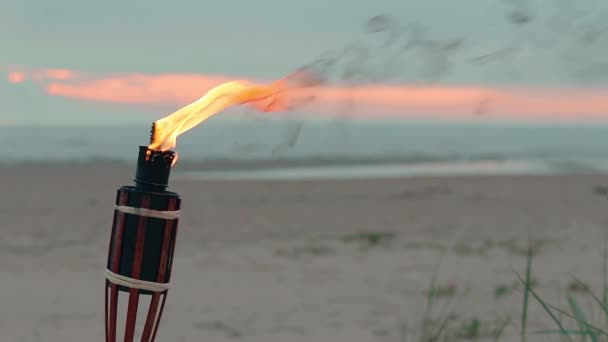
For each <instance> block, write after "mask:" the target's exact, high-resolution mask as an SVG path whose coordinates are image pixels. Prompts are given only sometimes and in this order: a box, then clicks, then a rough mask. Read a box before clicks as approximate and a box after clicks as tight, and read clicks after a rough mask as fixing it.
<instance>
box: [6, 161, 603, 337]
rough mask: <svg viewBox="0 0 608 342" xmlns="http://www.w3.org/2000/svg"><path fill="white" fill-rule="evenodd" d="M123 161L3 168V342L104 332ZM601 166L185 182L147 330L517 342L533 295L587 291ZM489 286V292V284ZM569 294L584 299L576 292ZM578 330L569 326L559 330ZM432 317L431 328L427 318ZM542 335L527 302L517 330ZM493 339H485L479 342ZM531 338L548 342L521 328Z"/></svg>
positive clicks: (127, 178) (177, 181)
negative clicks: (594, 170)
mask: <svg viewBox="0 0 608 342" xmlns="http://www.w3.org/2000/svg"><path fill="white" fill-rule="evenodd" d="M133 174H134V170H133V167H132V166H128V165H117V164H111V165H101V166H100V165H96V164H93V163H91V164H78V165H69V166H65V165H64V166H59V165H55V166H53V165H42V164H30V165H21V166H3V167H0V175H1V177H0V179H1V181H0V185H1V188H2V194H3V196H0V228H1V229H2V230H1V231H2V238H1V239H0V303H1V304H2V305H1V306H0V332H1V334H0V335H1V336H2V337H1V338H0V340H2V341H8V342H12V341H16V342H17V341H23V342H32V341H63V342H70V341H102V340H103V326H104V323H103V310H104V297H103V292H104V277H103V270H104V267H105V260H106V257H107V247H108V240H109V234H110V227H111V223H112V213H113V204H114V203H113V201H114V199H115V192H116V189H117V188H118V187H119V186H121V185H129V184H130V183H131V178H132V175H133ZM600 185H608V175H560V176H483V177H481V176H469V177H428V178H425V177H414V178H402V179H390V180H389V179H367V180H348V181H335V180H334V181H320V180H317V181H289V182H272V181H265V182H261V181H235V182H228V181H204V182H203V181H188V180H184V179H182V178H180V177H179V175H178V174H175V177H173V180H172V182H171V188H170V190H173V191H177V192H179V193H180V194H181V195H182V198H183V207H182V219H181V222H180V227H179V236H178V241H177V249H176V253H175V260H174V272H173V279H172V280H173V287H172V289H171V290H170V292H169V296H168V301H167V306H166V310H165V313H164V316H163V321H162V324H161V327H160V329H159V335H158V337H157V340H158V341H234V340H239V339H240V340H243V341H260V342H261V341H264V342H273V341H282V342H285V341H349V342H355V341H395V342H398V341H417V339H416V338H417V336H419V335H420V333H421V323H422V321H423V318H424V317H425V315H426V314H425V307H426V302H427V296H426V292H427V291H428V290H429V289H430V284H431V280H432V278H433V277H432V275H433V273H434V270H437V272H436V274H437V277H436V288H435V293H436V294H437V296H436V298H435V301H434V304H433V306H432V310H430V311H431V312H430V313H429V314H428V315H426V316H428V317H430V318H431V319H432V320H435V321H437V322H441V321H442V320H443V318H446V317H447V322H448V324H447V328H446V330H450V331H451V332H452V333H457V332H460V333H461V335H466V332H467V326H469V325H470V323H471V322H474V320H475V319H477V320H479V322H480V326H481V328H482V329H481V330H480V331H481V333H482V334H483V335H488V334H490V333H491V332H492V331H493V330H494V329H495V327H496V326H500V325H501V323H502V322H505V321H506V320H508V319H510V320H509V321H508V322H509V323H508V324H507V327H506V328H505V330H504V336H503V338H502V339H501V340H502V341H511V340H519V337H518V334H519V331H520V326H521V324H520V314H521V310H522V302H523V299H522V297H523V295H522V289H521V286H520V285H519V284H518V280H517V277H516V275H515V272H517V273H519V274H522V275H523V274H524V270H525V265H526V257H525V250H526V246H527V243H528V241H532V243H533V245H534V247H535V248H534V251H535V257H534V260H533V265H532V268H533V275H534V276H533V277H534V280H535V283H536V285H535V289H536V290H537V291H538V292H539V294H540V295H541V296H543V298H546V299H547V300H549V301H551V302H553V303H555V304H558V305H560V306H562V307H564V308H565V307H567V305H566V302H565V299H564V298H565V295H566V292H567V290H568V288H569V287H570V288H571V290H574V288H575V286H574V285H573V276H576V277H578V278H581V279H583V280H584V281H585V282H588V284H589V285H590V286H591V288H592V289H593V290H594V291H596V292H598V293H599V292H600V290H601V284H602V252H603V244H604V235H605V232H606V229H607V228H606V227H607V226H608V210H607V208H608V199H607V198H604V197H602V196H601V195H598V194H597V192H598V191H597V189H596V191H595V193H594V188H596V187H597V186H600ZM497 292H498V295H497ZM576 295H577V296H579V297H580V298H581V305H582V306H583V307H584V308H585V309H586V310H587V309H588V308H593V311H594V313H593V314H594V315H596V317H594V319H599V314H598V308H597V306H596V305H592V304H593V303H592V300H591V299H589V298H587V297H585V296H584V294H580V293H579V294H576ZM572 326H574V325H572ZM435 327H436V326H431V328H435ZM543 329H555V326H554V325H553V324H552V322H551V320H550V318H549V316H548V315H547V314H546V313H545V312H544V311H543V309H542V308H541V306H540V305H538V304H537V303H536V302H534V301H533V300H532V304H531V306H530V313H529V330H530V331H534V330H543ZM490 340H491V339H490ZM529 340H530V341H535V340H543V341H547V340H549V341H553V340H558V338H557V336H554V337H553V338H551V337H547V336H539V335H531V336H530V338H529Z"/></svg>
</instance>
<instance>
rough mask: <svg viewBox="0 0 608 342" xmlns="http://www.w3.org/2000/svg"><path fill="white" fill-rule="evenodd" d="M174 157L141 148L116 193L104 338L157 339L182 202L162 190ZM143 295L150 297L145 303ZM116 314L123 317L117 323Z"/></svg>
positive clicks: (108, 340)
mask: <svg viewBox="0 0 608 342" xmlns="http://www.w3.org/2000/svg"><path fill="white" fill-rule="evenodd" d="M173 157H174V156H173V152H171V151H168V152H160V151H152V150H149V149H148V148H147V147H144V146H142V147H140V154H139V158H138V164H137V173H136V177H135V186H123V187H121V188H120V189H119V190H118V192H117V196H116V206H115V210H114V221H113V224H112V233H111V236H110V245H109V249H108V259H107V264H106V271H105V277H106V284H105V335H106V342H115V341H125V342H131V341H136V340H137V341H142V342H151V341H154V339H155V337H156V333H157V330H158V325H159V323H160V319H161V316H162V312H163V309H164V305H165V301H166V298H167V291H168V289H169V285H170V280H171V269H172V264H173V253H174V250H175V240H176V236H177V226H178V221H179V210H180V203H181V200H180V197H179V195H178V194H176V193H174V192H169V191H165V188H166V187H167V181H168V177H169V171H170V167H171V163H172V162H173ZM142 297H149V300H146V302H147V304H148V305H144V304H146V303H143V301H140V299H141V298H142ZM119 312H120V313H122V315H119ZM138 312H139V313H140V315H139V316H140V317H139V318H140V319H139V320H138ZM142 313H144V314H142ZM119 316H120V317H126V318H125V321H124V322H119V321H118V317H119ZM137 327H138V329H136V328H137ZM136 331H140V332H141V333H140V334H138V335H139V337H138V336H136ZM121 332H122V333H121Z"/></svg>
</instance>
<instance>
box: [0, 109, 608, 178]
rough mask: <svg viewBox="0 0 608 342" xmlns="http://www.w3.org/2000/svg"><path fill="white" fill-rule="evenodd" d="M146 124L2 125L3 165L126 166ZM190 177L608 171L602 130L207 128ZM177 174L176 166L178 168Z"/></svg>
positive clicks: (196, 142)
mask: <svg viewBox="0 0 608 342" xmlns="http://www.w3.org/2000/svg"><path fill="white" fill-rule="evenodd" d="M149 129H150V126H149V124H147V123H146V124H143V123H142V124H141V125H134V124H130V125H124V126H4V127H0V144H1V146H2V147H3V148H2V150H3V152H2V158H1V162H2V163H4V164H7V163H8V164H14V163H23V162H48V163H58V162H60V163H65V162H89V161H116V162H127V163H133V162H134V161H135V158H136V156H137V147H138V146H139V145H146V144H147V143H148V139H149ZM177 151H178V153H179V162H178V164H182V165H190V166H189V167H187V168H186V167H184V168H183V170H181V171H180V170H179V169H180V168H179V167H176V172H178V173H180V172H181V175H182V176H187V177H193V178H203V179H208V178H223V179H247V178H256V179H298V178H332V177H336V178H349V177H352V178H358V177H369V176H374V175H375V176H384V177H390V176H404V175H420V174H487V173H490V174H495V173H506V174H513V173H527V174H529V173H540V174H546V173H564V172H566V173H567V172H602V171H608V124H598V123H594V124H592V123H584V124H583V123H576V124H573V123H569V124H566V123H559V124H557V123H556V124H550V123H497V122H458V123H445V122H443V123H438V122H403V121H393V122H388V121H356V120H350V121H349V120H342V121H323V122H321V121H279V120H252V121H247V122H244V121H243V122H232V121H226V120H224V121H222V120H216V121H213V120H212V121H209V122H208V123H205V124H203V125H202V126H200V127H197V128H195V129H193V130H191V131H189V132H187V133H186V134H184V135H183V136H182V137H181V138H180V139H178V147H177ZM178 166H180V165H178Z"/></svg>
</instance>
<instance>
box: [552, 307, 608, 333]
mask: <svg viewBox="0 0 608 342" xmlns="http://www.w3.org/2000/svg"><path fill="white" fill-rule="evenodd" d="M545 305H547V307H549V308H551V309H553V310H554V311H557V312H558V313H561V314H562V315H564V316H566V317H568V318H571V319H572V320H574V321H576V322H577V323H578V318H576V316H574V315H573V314H571V313H569V312H568V311H566V310H563V309H560V308H558V307H557V306H555V305H553V304H549V303H545ZM560 322H561V321H560ZM587 326H588V327H589V329H592V330H594V333H595V334H601V335H605V336H608V332H607V331H605V330H604V329H601V328H598V327H596V326H594V325H592V324H591V323H589V322H587Z"/></svg>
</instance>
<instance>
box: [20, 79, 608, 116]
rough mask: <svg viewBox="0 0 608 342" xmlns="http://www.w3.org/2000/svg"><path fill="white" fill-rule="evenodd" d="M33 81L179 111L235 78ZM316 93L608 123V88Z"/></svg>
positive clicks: (402, 112) (339, 99)
mask: <svg viewBox="0 0 608 342" xmlns="http://www.w3.org/2000/svg"><path fill="white" fill-rule="evenodd" d="M28 79H29V80H32V82H34V83H35V84H38V85H40V86H41V87H42V89H44V91H45V92H46V94H48V95H50V96H60V97H64V98H69V99H74V100H80V101H89V102H105V103H118V104H131V105H133V104H135V105H166V106H174V107H175V108H176V109H177V108H179V107H182V106H184V105H187V104H188V103H190V102H192V101H194V100H196V99H198V98H199V97H201V96H202V95H203V94H204V93H205V92H206V91H208V90H210V89H211V88H213V87H215V86H217V85H219V84H221V83H223V82H226V81H229V80H234V79H235V78H233V77H229V76H222V75H204V74H176V73H165V74H143V73H112V74H95V73H86V72H80V71H75V70H69V69H26V68H22V69H19V70H13V71H10V72H9V74H8V80H9V82H12V83H20V82H24V81H25V80H28ZM237 79H238V78H237ZM250 81H251V80H250ZM259 82H264V81H259ZM310 92H311V94H312V95H313V96H314V99H315V100H314V102H313V104H312V105H311V106H309V107H307V108H306V112H307V113H316V114H320V115H334V114H336V112H337V111H338V108H340V106H343V105H345V104H348V103H351V102H353V103H354V104H355V106H354V110H353V113H352V114H353V115H357V116H365V117H382V116H391V117H397V118H411V119H471V118H480V117H486V118H499V119H518V120H519V119H523V120H553V119H560V120H576V121H578V120H606V119H608V88H593V89H591V88H551V87H523V86H518V87H484V86H470V85H433V86H425V85H407V84H391V85H382V84H373V85H372V84H368V85H362V86H358V87H342V86H329V85H324V86H320V87H316V88H313V89H312V90H311V91H310Z"/></svg>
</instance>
